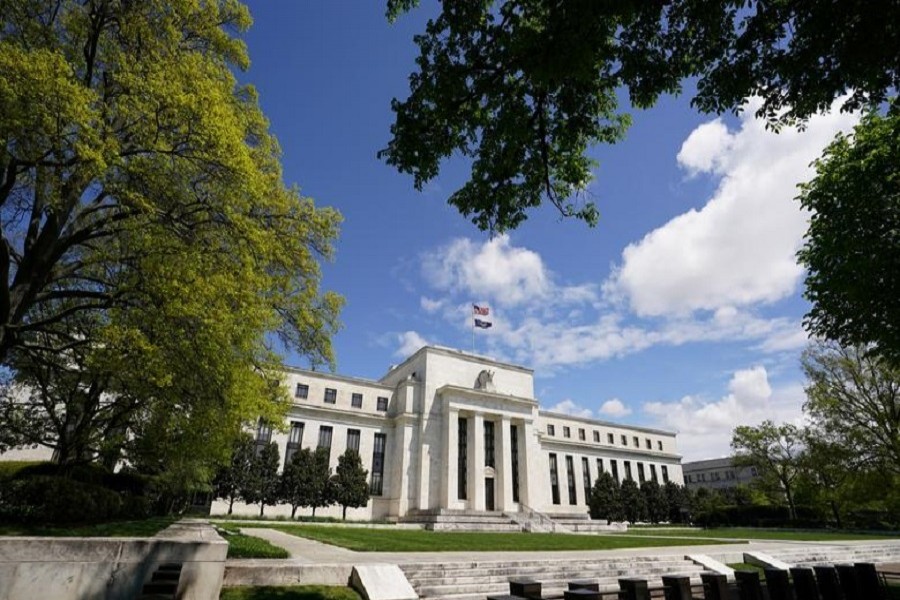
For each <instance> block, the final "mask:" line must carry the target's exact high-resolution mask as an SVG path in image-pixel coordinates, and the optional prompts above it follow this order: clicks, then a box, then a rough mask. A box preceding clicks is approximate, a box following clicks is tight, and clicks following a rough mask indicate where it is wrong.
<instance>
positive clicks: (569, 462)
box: [566, 456, 578, 504]
mask: <svg viewBox="0 0 900 600" xmlns="http://www.w3.org/2000/svg"><path fill="white" fill-rule="evenodd" d="M566 479H568V483H569V504H578V492H576V491H575V461H574V460H573V459H572V457H571V456H566Z"/></svg>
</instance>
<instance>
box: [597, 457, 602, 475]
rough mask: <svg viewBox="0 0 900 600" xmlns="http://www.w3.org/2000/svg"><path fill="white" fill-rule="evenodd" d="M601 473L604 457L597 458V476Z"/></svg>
mask: <svg viewBox="0 0 900 600" xmlns="http://www.w3.org/2000/svg"><path fill="white" fill-rule="evenodd" d="M601 473H603V459H602V458H598V459H597V477H599V476H600V474H601Z"/></svg>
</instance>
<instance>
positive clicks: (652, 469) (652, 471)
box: [650, 465, 659, 483]
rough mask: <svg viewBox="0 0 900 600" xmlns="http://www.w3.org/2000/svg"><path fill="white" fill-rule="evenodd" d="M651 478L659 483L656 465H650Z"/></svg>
mask: <svg viewBox="0 0 900 600" xmlns="http://www.w3.org/2000/svg"><path fill="white" fill-rule="evenodd" d="M650 479H652V480H653V483H659V479H657V478H656V465H650Z"/></svg>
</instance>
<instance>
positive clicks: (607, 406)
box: [600, 398, 631, 417]
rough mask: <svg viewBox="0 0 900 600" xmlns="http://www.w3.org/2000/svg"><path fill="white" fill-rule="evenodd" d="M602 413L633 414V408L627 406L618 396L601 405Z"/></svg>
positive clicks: (614, 415)
mask: <svg viewBox="0 0 900 600" xmlns="http://www.w3.org/2000/svg"><path fill="white" fill-rule="evenodd" d="M600 414H601V415H607V416H610V417H624V416H626V415H630V414H631V409H630V408H628V407H627V406H625V405H624V404H623V403H622V401H621V400H619V399H618V398H613V399H611V400H607V401H606V402H604V403H603V405H602V406H601V407H600Z"/></svg>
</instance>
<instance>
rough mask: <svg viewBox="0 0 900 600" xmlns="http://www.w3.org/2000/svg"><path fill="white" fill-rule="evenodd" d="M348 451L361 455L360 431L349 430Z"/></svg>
mask: <svg viewBox="0 0 900 600" xmlns="http://www.w3.org/2000/svg"><path fill="white" fill-rule="evenodd" d="M347 450H353V451H354V452H356V453H357V454H359V429H348V430H347Z"/></svg>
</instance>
